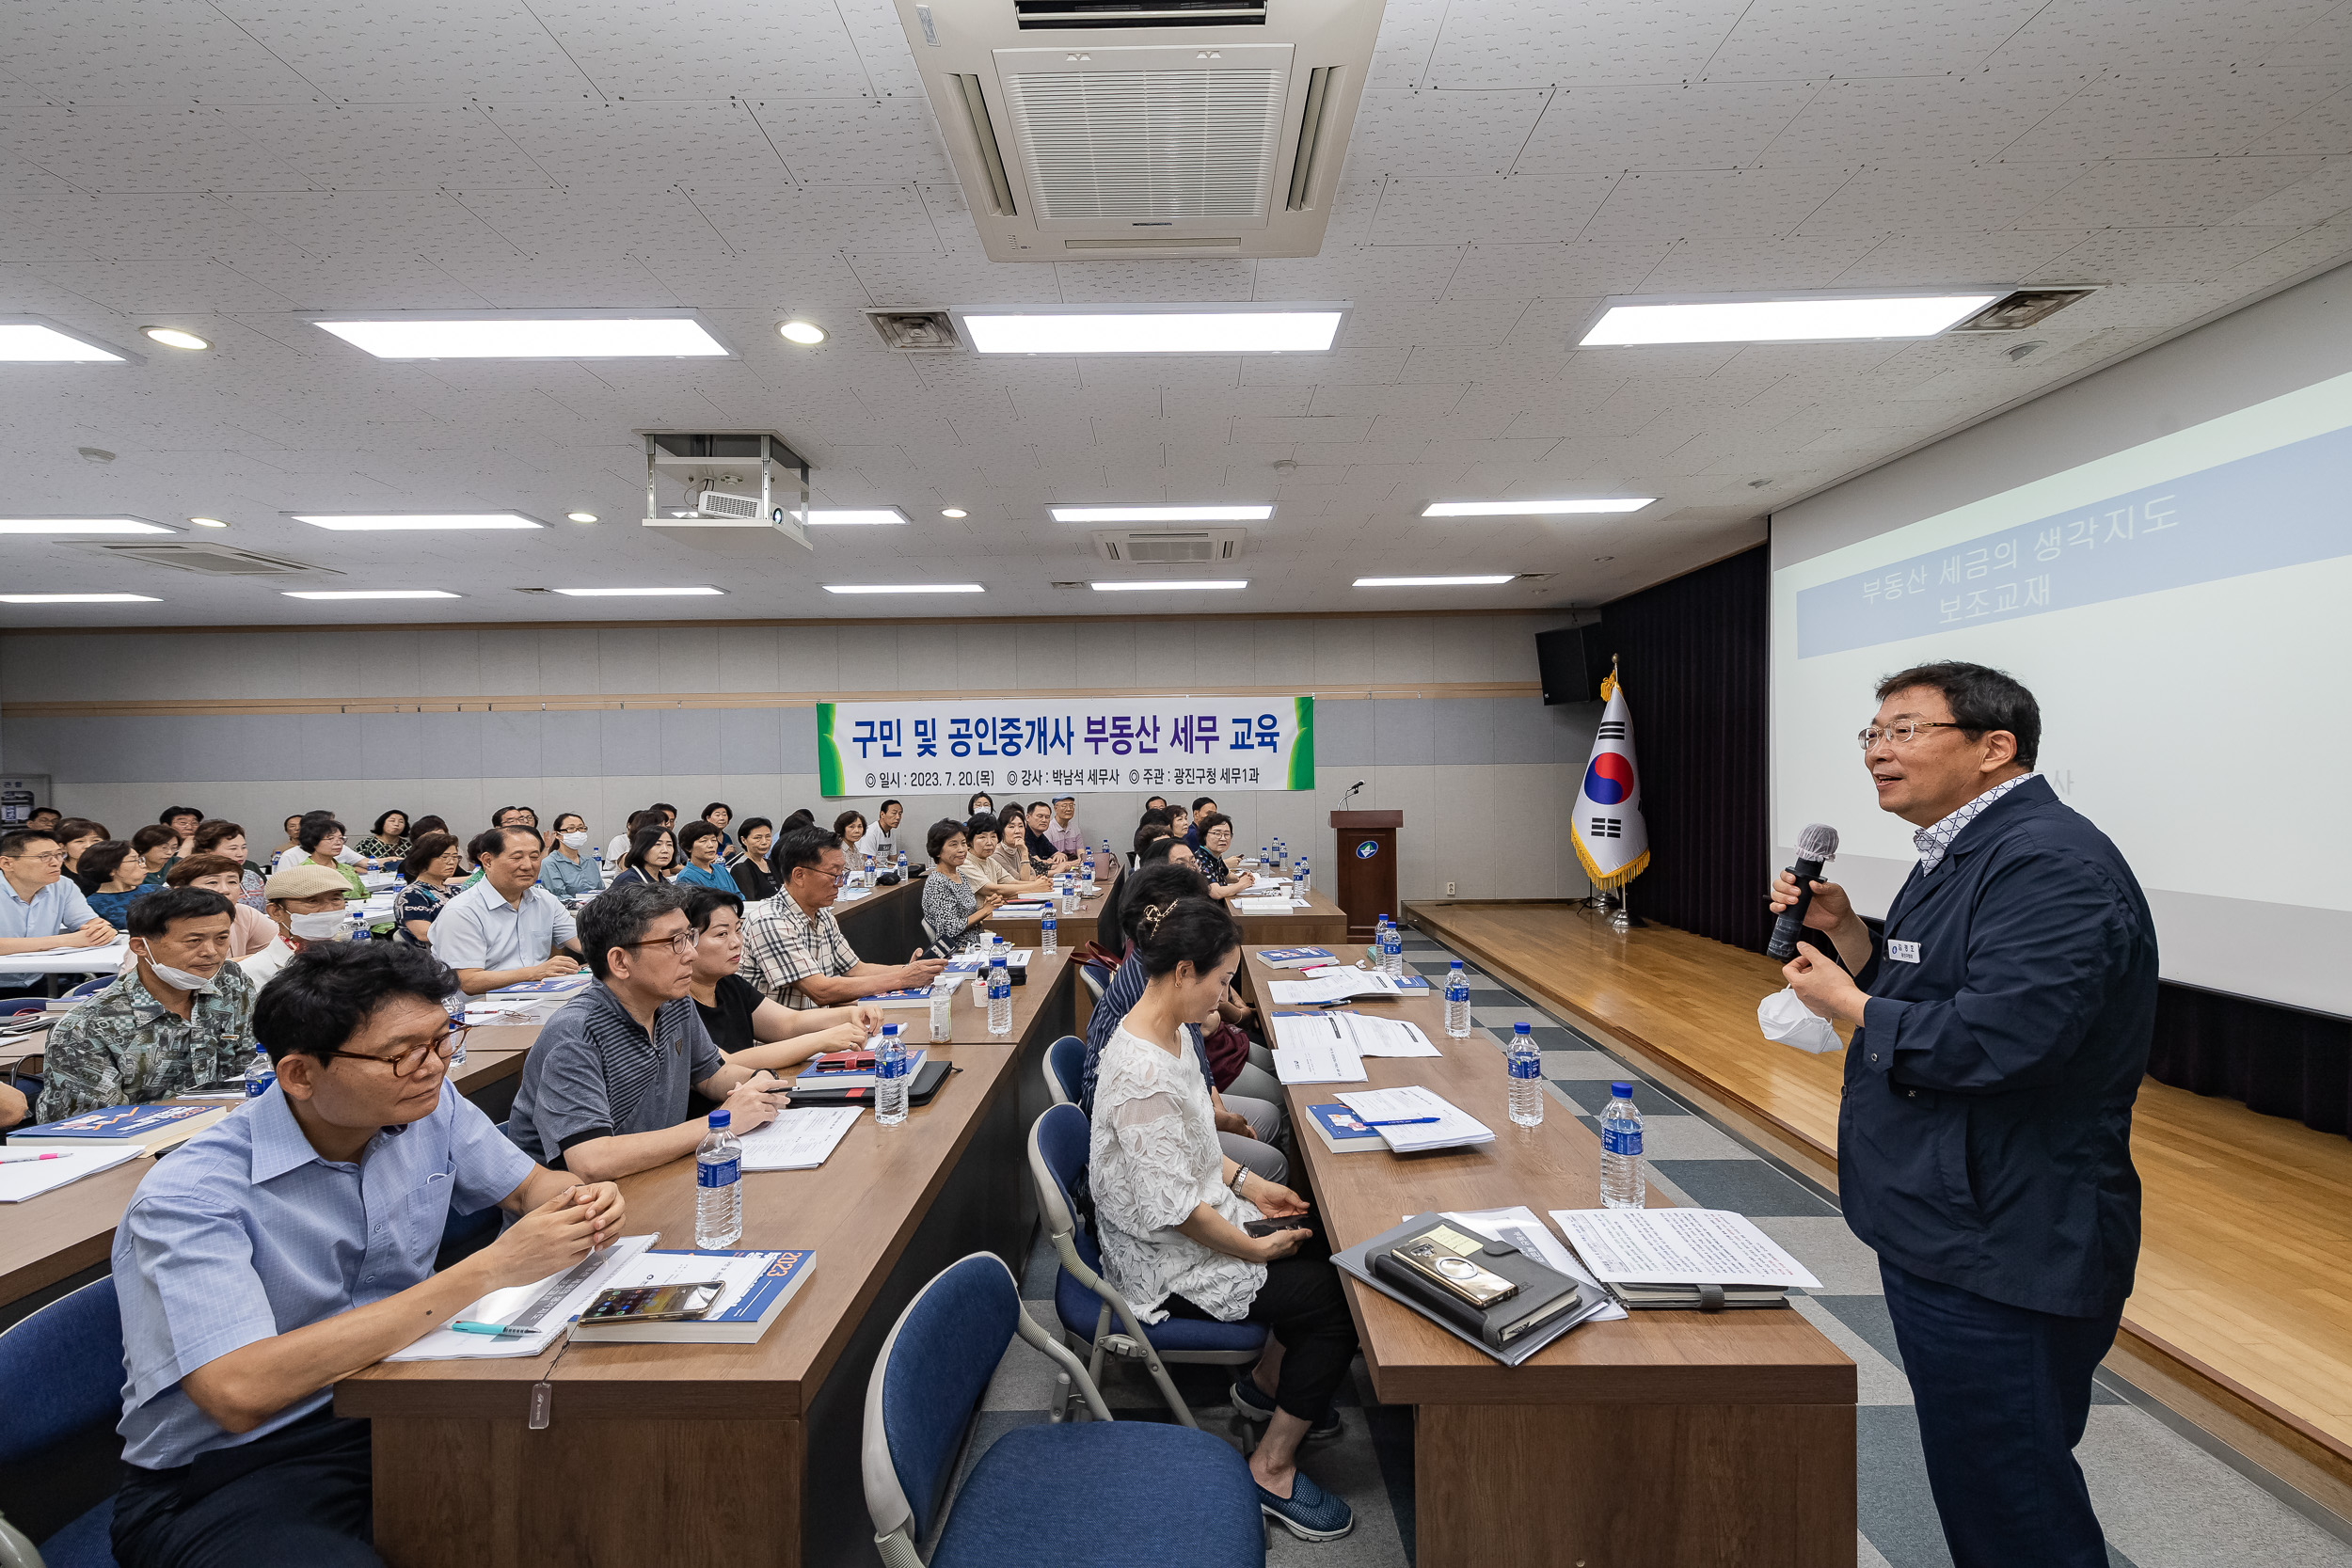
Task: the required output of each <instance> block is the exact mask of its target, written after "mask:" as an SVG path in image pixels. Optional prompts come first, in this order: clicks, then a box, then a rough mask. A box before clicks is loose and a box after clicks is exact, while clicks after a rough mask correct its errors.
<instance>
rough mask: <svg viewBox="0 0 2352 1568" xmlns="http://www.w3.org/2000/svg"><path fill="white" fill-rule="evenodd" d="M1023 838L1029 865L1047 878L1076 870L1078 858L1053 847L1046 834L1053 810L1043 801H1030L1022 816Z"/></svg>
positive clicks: (1052, 824) (1051, 821)
mask: <svg viewBox="0 0 2352 1568" xmlns="http://www.w3.org/2000/svg"><path fill="white" fill-rule="evenodd" d="M1022 825H1023V836H1024V837H1025V838H1026V839H1027V840H1028V846H1029V863H1030V864H1031V865H1033V866H1035V867H1037V869H1038V870H1039V871H1041V872H1043V873H1045V874H1046V875H1048V876H1053V875H1057V874H1058V873H1060V872H1064V871H1070V870H1073V869H1075V868H1076V866H1077V863H1078V858H1077V857H1076V856H1075V855H1065V854H1063V853H1062V852H1061V851H1060V850H1059V849H1057V848H1055V847H1054V841H1053V839H1052V838H1051V837H1049V836H1048V834H1050V833H1051V832H1052V830H1053V826H1054V808H1053V807H1052V806H1050V805H1048V804H1047V803H1046V802H1044V801H1043V800H1032V801H1030V802H1029V805H1028V810H1027V811H1026V812H1025V814H1024V816H1023V822H1022Z"/></svg>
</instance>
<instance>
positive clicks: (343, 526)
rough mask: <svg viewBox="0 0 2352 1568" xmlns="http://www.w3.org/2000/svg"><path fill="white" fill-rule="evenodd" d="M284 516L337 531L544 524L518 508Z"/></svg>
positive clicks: (297, 514) (353, 531)
mask: <svg viewBox="0 0 2352 1568" xmlns="http://www.w3.org/2000/svg"><path fill="white" fill-rule="evenodd" d="M286 515H287V516H289V517H292V518H293V519H294V521H295V522H297V523H309V524H310V526H311V527H313V528H327V529H333V530H335V531H337V532H339V533H370V532H388V531H410V530H417V529H507V528H545V527H547V526H548V525H547V524H545V523H543V522H539V521H538V520H536V519H535V518H531V517H526V516H524V515H522V514H521V513H519V512H289V513H287V514H286Z"/></svg>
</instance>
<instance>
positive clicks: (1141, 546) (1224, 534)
mask: <svg viewBox="0 0 2352 1568" xmlns="http://www.w3.org/2000/svg"><path fill="white" fill-rule="evenodd" d="M1247 536H1248V531H1247V530H1245V529H1238V528H1182V529H1176V528H1121V529H1103V530H1100V531H1097V532H1096V533H1095V534H1094V553H1095V554H1097V555H1099V556H1101V557H1102V558H1103V559H1104V560H1105V561H1118V562H1125V563H1127V564H1129V565H1137V566H1180V565H1182V566H1198V565H1203V564H1206V563H1207V562H1215V561H1231V560H1232V559H1233V558H1234V557H1235V556H1238V555H1240V554H1241V542H1242V540H1243V539H1244V538H1246V537H1247Z"/></svg>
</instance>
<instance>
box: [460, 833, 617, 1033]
mask: <svg viewBox="0 0 2352 1568" xmlns="http://www.w3.org/2000/svg"><path fill="white" fill-rule="evenodd" d="M468 847H469V849H471V850H472V851H473V858H474V863H476V864H478V865H480V866H481V867H482V871H483V876H482V880H480V881H479V882H476V883H475V884H474V885H473V886H471V887H469V888H468V889H466V890H465V891H464V892H462V893H460V894H458V895H456V896H455V897H453V898H452V899H451V900H450V901H449V902H448V903H447V904H444V905H443V906H442V907H441V912H440V913H439V914H437V915H436V916H435V917H434V920H433V927H432V931H433V937H432V941H433V956H434V957H435V958H438V959H440V960H441V961H442V962H443V963H445V964H447V965H449V967H450V968H452V969H453V970H455V971H456V972H457V983H458V985H459V987H460V988H461V989H462V990H464V991H465V993H466V994H467V995H468V996H480V995H482V994H483V993H484V992H485V991H493V990H498V989H499V988H500V987H501V986H518V985H521V984H523V983H524V982H526V981H530V980H552V979H554V978H556V977H557V976H558V975H563V974H577V973H579V970H580V943H579V942H578V940H577V938H578V927H577V926H576V925H575V924H574V922H573V919H572V911H569V910H567V909H565V908H564V904H563V901H562V900H561V899H559V898H557V897H556V896H555V895H554V894H552V893H549V892H548V890H547V889H546V888H543V887H541V886H540V885H539V859H540V848H539V832H538V830H537V829H535V828H491V829H488V830H486V831H485V832H480V833H476V834H475V835H474V839H473V842H472V844H470V845H469V846H468ZM591 907H592V908H593V907H594V906H593V905H592V906H591Z"/></svg>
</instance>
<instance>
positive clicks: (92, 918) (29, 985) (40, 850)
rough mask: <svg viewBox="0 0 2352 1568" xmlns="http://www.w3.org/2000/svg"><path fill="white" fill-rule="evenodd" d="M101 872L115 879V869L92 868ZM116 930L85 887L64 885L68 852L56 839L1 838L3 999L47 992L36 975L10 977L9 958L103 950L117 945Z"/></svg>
mask: <svg viewBox="0 0 2352 1568" xmlns="http://www.w3.org/2000/svg"><path fill="white" fill-rule="evenodd" d="M117 851H119V853H118V852H117ZM130 852H131V847H130V846H129V845H127V844H124V845H112V844H102V845H99V846H97V847H94V848H91V849H87V850H85V851H84V852H83V856H82V858H83V859H84V860H86V861H87V860H89V859H90V858H91V857H92V856H103V855H106V854H109V853H114V856H115V860H116V862H117V863H119V862H121V861H122V860H124V859H125V858H127V857H128V856H129V854H130ZM132 864H133V865H134V866H135V865H136V864H137V863H136V862H135V861H134V862H132ZM101 869H103V870H104V871H106V872H108V873H109V874H111V873H112V872H113V870H114V869H115V867H114V866H112V865H105V866H98V865H93V866H92V867H91V870H92V871H93V872H95V871H98V870H101ZM124 902H126V903H127V902H128V899H127V898H126V899H125V900H124ZM118 928H119V927H118V925H117V923H116V922H113V921H110V920H107V919H106V918H105V917H104V916H103V915H101V914H100V913H98V911H97V910H96V909H95V908H94V907H93V906H92V905H91V903H90V901H89V899H88V898H87V896H85V895H84V892H83V890H82V888H81V887H79V886H77V885H76V884H74V883H72V882H69V881H67V880H66V879H65V848H64V847H63V846H61V845H60V844H58V842H57V841H56V838H55V837H54V836H52V835H51V834H49V833H46V832H35V831H34V830H32V829H30V828H19V829H18V830H16V831H15V832H11V833H8V834H5V835H0V996H38V995H40V994H41V993H42V990H43V984H44V981H43V976H42V975H41V974H40V971H38V970H24V971H21V972H19V973H16V974H9V973H8V972H7V971H8V954H10V953H39V952H40V951H42V950H43V949H45V948H51V947H104V946H107V945H109V944H110V943H112V942H113V941H114V940H115V932H116V930H117V929H118Z"/></svg>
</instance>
